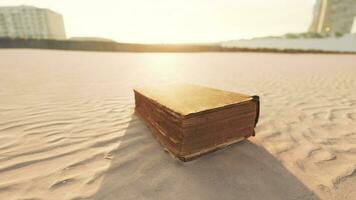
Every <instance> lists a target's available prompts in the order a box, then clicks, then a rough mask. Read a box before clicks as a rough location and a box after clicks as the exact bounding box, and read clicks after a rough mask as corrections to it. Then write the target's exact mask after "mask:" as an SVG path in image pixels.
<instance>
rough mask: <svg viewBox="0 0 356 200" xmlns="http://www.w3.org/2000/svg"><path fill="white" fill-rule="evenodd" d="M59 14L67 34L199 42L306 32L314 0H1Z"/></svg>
mask: <svg viewBox="0 0 356 200" xmlns="http://www.w3.org/2000/svg"><path fill="white" fill-rule="evenodd" d="M19 4H26V5H34V6H38V7H45V8H50V9H52V10H55V11H57V12H59V13H61V14H62V15H63V17H64V21H65V27H66V32H67V35H68V36H70V37H72V36H89V37H93V36H94V37H104V38H111V39H114V40H117V41H119V42H131V43H137V42H138V43H200V42H214V41H223V40H232V39H240V38H250V37H256V36H266V35H276V34H277V35H278V34H284V33H287V32H303V31H305V30H306V29H307V28H308V26H309V23H310V20H311V18H312V8H313V5H314V0H300V1H286V0H271V1H261V0H251V1H245V0H221V1H215V0H214V1H213V0H190V1H186V0H151V1H147V0H104V1H99V0H91V1H88V0H75V1H73V0H61V1H58V0H2V1H1V2H0V5H1V6H4V5H19Z"/></svg>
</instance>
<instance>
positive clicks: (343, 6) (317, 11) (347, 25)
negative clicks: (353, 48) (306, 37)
mask: <svg viewBox="0 0 356 200" xmlns="http://www.w3.org/2000/svg"><path fill="white" fill-rule="evenodd" d="M355 16H356V0H317V2H316V5H315V7H314V18H313V21H312V24H311V26H310V29H309V31H310V32H316V33H329V32H330V33H337V32H339V33H350V32H351V30H352V25H353V24H354V23H353V21H354V20H355Z"/></svg>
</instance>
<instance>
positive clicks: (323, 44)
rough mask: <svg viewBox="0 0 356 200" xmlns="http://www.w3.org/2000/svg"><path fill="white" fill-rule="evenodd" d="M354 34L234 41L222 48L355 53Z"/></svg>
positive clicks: (228, 42) (355, 40)
mask: <svg viewBox="0 0 356 200" xmlns="http://www.w3.org/2000/svg"><path fill="white" fill-rule="evenodd" d="M355 44H356V34H346V35H344V36H342V37H327V38H299V39H284V38H256V39H251V40H235V41H227V42H222V43H221V45H222V46H223V47H240V48H272V49H273V48H276V49H300V50H322V51H342V52H356V45H355Z"/></svg>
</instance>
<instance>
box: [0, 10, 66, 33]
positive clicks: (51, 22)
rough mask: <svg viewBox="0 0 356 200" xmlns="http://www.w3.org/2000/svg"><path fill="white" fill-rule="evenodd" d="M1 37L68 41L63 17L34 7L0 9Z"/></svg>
mask: <svg viewBox="0 0 356 200" xmlns="http://www.w3.org/2000/svg"><path fill="white" fill-rule="evenodd" d="M0 37H11V38H31V39H66V34H65V29H64V23H63V17H62V15H60V14H58V13H56V12H53V11H52V10H49V9H42V8H36V7H33V6H13V7H0Z"/></svg>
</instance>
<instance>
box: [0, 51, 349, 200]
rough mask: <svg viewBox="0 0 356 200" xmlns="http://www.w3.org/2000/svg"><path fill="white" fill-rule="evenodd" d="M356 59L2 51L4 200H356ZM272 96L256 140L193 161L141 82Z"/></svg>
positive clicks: (265, 102)
mask: <svg viewBox="0 0 356 200" xmlns="http://www.w3.org/2000/svg"><path fill="white" fill-rule="evenodd" d="M355 67H356V56H355V55H318V54H315V55H304V54H295V55H288V54H264V53H195V54H184V53H181V54H169V53H166V54H130V53H96V52H70V51H48V50H0V86H1V87H0V199H6V200H12V199H44V200H47V199H50V200H51V199H55V200H57V199H58V200H62V199H97V200H102V199H105V200H106V199H107V200H116V199H120V200H121V199H124V200H126V199H179V200H180V199H182V200H185V199H197V200H200V199H201V200H205V199H212V200H214V199H240V200H255V199H271V200H279V199H280V200H297V199H300V200H304V199H322V200H328V199H331V200H334V199H338V200H346V199H356V190H354V188H356V93H355V89H356V68H355ZM171 82H185V83H195V84H202V85H206V86H212V87H216V88H220V89H225V90H230V91H236V92H242V93H247V94H251V95H252V94H258V95H260V96H261V100H262V101H261V118H260V122H259V124H258V126H257V129H256V137H255V138H251V139H249V140H247V141H244V142H241V143H239V144H237V145H233V146H231V147H229V148H227V149H225V150H222V151H218V152H215V153H212V154H209V155H207V156H205V157H202V158H200V159H198V160H195V161H192V162H189V163H182V162H180V161H177V160H174V159H173V158H172V157H170V156H169V155H168V154H167V153H165V152H164V151H163V149H162V148H161V146H160V145H159V144H158V143H157V142H156V141H155V140H154V138H153V137H152V136H151V134H150V132H149V130H148V128H147V127H146V126H145V125H144V123H143V122H142V121H141V120H140V119H138V118H137V117H136V116H135V115H134V112H133V111H134V101H133V94H132V88H134V87H137V86H142V85H147V84H161V83H171Z"/></svg>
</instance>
